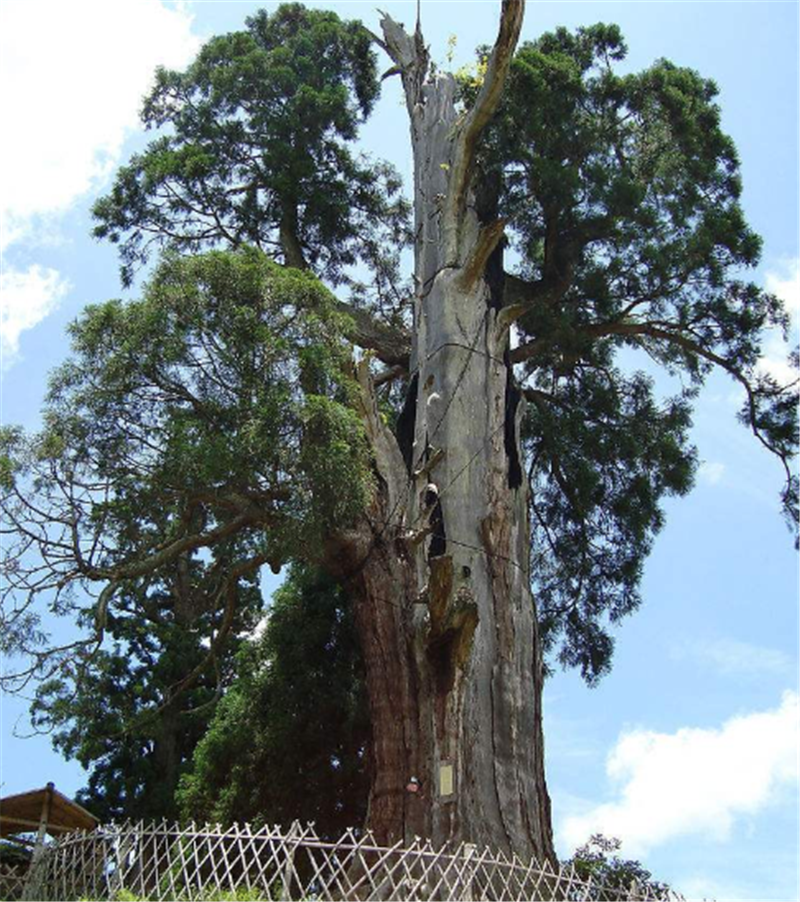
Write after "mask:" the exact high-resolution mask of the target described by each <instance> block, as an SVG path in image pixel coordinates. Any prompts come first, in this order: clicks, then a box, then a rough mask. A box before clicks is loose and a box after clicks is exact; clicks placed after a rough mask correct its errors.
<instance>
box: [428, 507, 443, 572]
mask: <svg viewBox="0 0 800 902" xmlns="http://www.w3.org/2000/svg"><path fill="white" fill-rule="evenodd" d="M428 525H429V526H430V527H431V544H430V546H429V547H428V560H429V561H430V560H431V559H432V558H436V557H442V556H443V555H445V554H447V533H446V531H445V528H444V511H443V510H442V502H441V501H440V500H439V498H438V497H437V498H436V501H435V502H434V504H433V509H432V510H431V515H430V517H429V518H428Z"/></svg>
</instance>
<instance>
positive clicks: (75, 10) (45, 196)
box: [0, 0, 800, 900]
mask: <svg viewBox="0 0 800 902" xmlns="http://www.w3.org/2000/svg"><path fill="white" fill-rule="evenodd" d="M262 5H263V6H271V5H274V4H258V3H252V2H249V0H247V2H231V0H226V2H217V0H211V2H194V3H185V4H179V5H176V4H166V3H161V2H159V0H128V2H125V0H118V2H115V3H114V4H109V3H107V2H106V3H103V2H101V0H98V2H61V3H56V2H38V0H3V2H2V3H0V100H2V104H1V105H0V110H2V112H0V116H2V120H3V133H4V141H3V143H2V146H1V147H0V213H1V214H2V223H1V227H0V249H1V250H2V254H3V259H2V276H1V277H0V278H1V279H2V299H3V313H2V320H1V321H0V322H1V327H2V377H3V387H2V405H3V411H2V418H3V422H5V423H22V424H24V425H26V426H28V427H35V425H36V423H37V417H38V410H39V407H40V404H41V400H42V397H43V393H44V390H45V386H46V376H47V372H48V370H49V368H50V367H52V366H53V365H54V364H55V363H57V362H58V361H60V360H62V359H63V358H64V356H65V355H66V353H67V343H66V341H65V339H64V327H65V325H66V324H67V323H68V322H69V321H70V320H71V319H73V318H74V317H75V316H76V315H77V313H78V312H79V311H80V309H81V308H82V306H83V305H84V304H86V303H89V302H94V301H99V300H103V299H106V298H109V297H116V296H121V295H123V292H122V291H121V289H120V287H119V283H118V280H117V263H116V259H115V255H114V252H113V249H112V248H110V247H108V246H104V245H99V244H97V243H95V242H94V241H92V239H91V238H89V237H88V235H89V230H90V228H91V223H90V218H89V215H88V209H89V207H90V206H91V203H92V201H93V199H94V198H95V197H96V196H97V195H98V194H100V193H102V192H103V190H104V189H105V188H107V186H108V183H109V178H110V175H111V174H112V173H113V171H114V168H115V166H117V165H118V164H120V163H121V162H123V161H124V160H125V159H126V158H127V157H128V156H129V155H130V153H131V152H132V151H133V150H134V149H136V148H137V147H139V146H141V144H142V142H143V140H144V138H143V136H142V134H141V133H140V132H139V131H137V115H136V114H137V109H138V106H139V101H140V98H141V96H142V95H143V94H144V92H145V91H146V89H147V84H148V79H149V78H150V74H151V72H152V69H153V67H154V66H155V65H156V64H158V63H164V64H167V65H171V66H181V65H183V64H185V63H186V62H188V61H189V59H190V58H191V56H192V54H193V53H194V52H195V51H196V49H197V48H198V47H199V43H200V42H201V41H202V40H203V39H205V38H207V37H209V36H210V35H212V34H214V33H216V32H219V31H227V30H232V29H235V28H237V27H239V26H240V25H241V24H242V23H243V21H244V18H245V16H246V15H247V14H248V13H250V12H251V11H253V10H255V9H257V8H258V7H259V6H262ZM310 5H326V6H328V7H332V8H335V9H337V10H338V11H339V12H340V13H341V14H342V15H344V16H353V17H355V16H358V17H361V18H363V19H364V20H365V21H366V22H367V24H368V25H369V26H370V27H371V28H373V30H377V21H378V13H377V12H376V11H375V9H374V5H373V2H364V3H360V2H332V3H327V4H310ZM380 5H381V6H382V8H384V9H386V10H387V11H389V12H390V13H391V14H392V15H393V16H394V17H395V18H397V19H400V20H401V21H405V22H406V24H412V22H413V18H414V5H413V4H412V3H409V2H406V0H397V2H390V0H383V3H381V4H380ZM422 9H423V26H424V31H425V34H426V38H427V40H428V41H429V43H430V44H431V48H432V52H433V56H434V58H435V59H438V60H439V61H440V63H444V61H445V57H446V54H447V40H448V37H449V36H450V35H451V34H455V35H456V36H457V39H458V40H457V44H456V48H455V59H454V62H453V64H454V65H455V66H458V65H460V64H461V63H464V62H468V61H470V58H471V52H472V48H474V47H475V46H476V45H477V44H480V43H486V42H487V41H490V40H491V39H492V37H493V35H494V33H495V30H496V22H497V3H495V2H493V0H491V2H490V0H486V2H464V0H459V2H432V0H423V4H422ZM596 21H606V22H616V23H618V24H619V25H620V26H621V27H622V30H623V33H624V34H625V36H626V38H627V41H628V45H629V48H630V53H629V58H628V61H627V62H626V64H625V65H626V67H628V68H631V69H638V68H641V67H644V66H647V65H649V64H650V63H651V62H653V61H654V60H655V59H657V58H659V57H662V56H664V57H667V58H670V59H672V60H673V61H675V62H676V63H679V64H682V65H688V66H691V67H693V68H696V69H698V70H700V71H701V72H702V73H703V74H704V75H707V76H709V77H712V78H714V79H715V80H716V81H717V83H718V85H719V87H720V90H721V96H720V104H721V107H722V110H723V124H724V126H725V128H726V130H727V131H728V132H729V133H730V134H731V135H732V136H733V137H734V139H735V141H736V143H737V146H738V148H739V151H740V156H741V160H742V168H743V174H744V184H745V192H744V204H745V209H746V212H747V215H748V218H749V221H750V223H751V225H752V226H753V227H754V228H755V229H756V230H757V231H758V232H760V234H761V235H762V236H763V238H764V254H763V261H762V265H761V267H760V268H759V270H758V272H757V273H756V274H755V277H756V278H757V279H758V280H759V281H760V282H761V283H762V284H764V285H766V286H767V287H769V288H770V289H771V290H774V291H776V292H778V293H780V294H782V295H783V296H784V297H785V298H786V299H787V301H788V302H789V303H790V304H791V305H792V309H793V310H794V323H795V333H794V340H795V341H796V340H797V331H796V330H797V321H798V307H799V306H800V300H799V295H800V288H799V287H798V173H799V171H800V170H799V168H798V58H799V54H798V4H797V3H796V2H770V0H761V2H758V3H750V2H727V0H717V2H713V0H712V2H696V0H691V2H680V0H670V2H645V0H642V2H617V3H611V2H609V3H607V2H603V0H596V2H569V0H558V2H530V3H529V6H528V11H527V15H526V22H525V26H524V37H528V38H532V37H535V36H536V35H537V34H538V33H539V32H541V31H542V30H545V29H548V28H551V27H553V26H555V25H557V24H564V25H567V26H576V25H580V24H591V23H593V22H596ZM387 67H388V64H387ZM398 88H399V86H398V85H397V80H396V79H394V80H391V81H389V82H387V84H386V87H385V90H384V98H383V101H382V103H381V105H380V109H379V110H378V112H377V113H376V115H375V117H374V119H373V120H372V122H371V123H369V124H368V126H367V127H366V129H365V130H364V136H363V143H364V146H365V148H368V149H369V150H370V151H371V152H373V153H374V154H375V155H377V156H379V157H384V158H387V159H390V160H392V161H393V162H394V163H395V165H396V166H397V167H398V168H399V169H400V171H401V172H402V173H403V174H404V176H405V177H406V181H408V176H409V175H410V169H409V167H410V155H409V151H408V142H407V140H406V134H407V125H406V121H405V111H404V109H403V108H402V107H401V105H400V96H399V92H398ZM780 350H781V349H780V347H779V346H778V342H777V338H774V337H773V338H771V339H770V341H769V342H768V346H767V355H766V359H765V361H764V365H765V366H767V367H772V368H773V369H775V368H778V367H779V366H780V363H779V356H780ZM738 405H739V396H738V393H737V391H736V389H735V386H734V385H733V384H732V383H731V382H730V381H729V380H726V379H724V378H721V377H719V378H715V379H712V380H711V381H710V383H709V385H708V387H707V389H706V391H705V392H704V393H703V395H702V397H701V399H700V401H699V404H698V409H697V415H696V418H695V420H696V427H695V432H694V436H695V441H696V443H697V444H698V447H699V450H700V456H701V459H702V461H703V465H702V467H701V470H700V474H699V478H698V483H697V487H696V489H695V490H694V492H693V494H692V495H691V496H690V497H689V498H688V499H682V500H680V501H677V502H675V503H671V504H669V505H668V516H667V526H666V527H665V529H664V530H663V532H662V533H661V535H660V536H659V538H658V540H657V542H656V545H655V549H654V551H653V554H652V556H651V558H650V560H649V561H648V564H647V567H646V571H645V576H644V584H643V596H644V604H643V607H642V609H641V610H640V611H639V612H638V613H637V614H635V615H634V616H633V617H631V618H630V619H629V620H628V621H627V622H625V623H624V624H623V625H622V627H621V629H620V631H619V634H618V642H617V653H616V665H615V668H614V670H613V672H612V673H611V674H610V675H609V676H608V677H607V678H606V679H605V680H604V681H603V682H602V683H601V685H600V686H599V687H597V688H596V689H592V690H590V689H587V688H586V687H585V686H584V685H583V684H582V683H581V681H580V680H579V678H578V677H577V675H575V674H560V675H558V676H556V677H555V678H554V679H553V680H551V682H550V683H549V685H548V687H547V690H546V698H545V705H546V707H545V731H546V746H547V772H548V780H549V786H550V790H551V794H552V797H553V810H554V822H555V828H556V836H557V842H558V845H559V851H560V852H561V853H562V854H568V853H569V852H570V851H571V850H572V849H573V848H574V847H575V845H576V844H577V843H579V842H581V841H583V840H584V839H585V838H586V836H587V835H588V833H590V832H594V831H598V830H599V831H602V832H605V833H606V834H608V835H615V836H618V837H620V838H621V839H622V840H623V852H624V853H626V854H628V855H630V856H632V857H640V858H641V859H642V860H643V861H644V862H645V863H646V864H647V865H648V867H650V868H651V870H652V871H653V872H654V873H655V875H656V876H657V877H658V878H660V879H663V880H667V881H669V882H670V883H672V884H673V885H674V886H676V887H678V888H679V889H681V890H682V891H683V892H684V893H685V894H686V895H687V896H689V897H692V898H703V897H704V896H706V897H709V898H711V897H715V898H717V899H719V900H722V899H773V900H788V899H796V898H798V854H797V849H798V764H797V754H798V752H797V749H798V698H797V689H798V569H797V556H796V553H795V552H794V550H793V548H792V542H791V539H790V536H789V534H788V532H787V531H786V529H785V527H784V525H783V523H782V521H781V518H780V515H779V511H778V502H777V493H778V489H779V487H780V479H781V473H780V469H779V467H778V465H777V463H776V462H775V461H773V460H771V459H770V458H769V457H768V456H767V455H766V453H765V452H763V450H762V449H760V448H759V447H758V446H757V444H756V442H755V441H754V440H753V439H752V437H751V436H749V435H748V434H747V432H746V431H745V430H744V429H743V428H742V427H741V426H740V425H739V424H738V423H737V422H736V420H735V413H736V410H737V408H738ZM24 710H25V704H24V703H23V702H21V701H19V700H15V699H8V698H6V699H4V700H3V703H2V746H1V747H0V750H1V753H2V757H1V758H0V783H2V789H1V790H0V793H2V794H3V795H5V794H7V793H11V792H17V791H22V790H24V789H28V788H31V787H32V786H35V785H41V784H44V783H45V782H46V781H47V780H55V781H56V784H57V785H58V787H59V789H61V790H62V791H63V792H66V793H71V792H74V791H75V790H76V789H78V788H79V786H80V785H81V784H82V782H83V779H84V775H83V773H82V771H81V769H80V767H79V766H77V765H75V764H73V763H66V762H63V761H62V760H61V759H60V758H59V757H58V756H57V755H56V753H55V752H53V751H52V750H51V748H50V743H49V740H48V738H47V737H37V738H33V739H25V740H23V739H19V738H16V737H15V735H14V733H15V732H25V724H24V721H23V720H20V719H19V718H20V715H21V714H23V713H24Z"/></svg>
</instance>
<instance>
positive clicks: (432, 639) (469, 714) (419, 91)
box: [331, 0, 554, 859]
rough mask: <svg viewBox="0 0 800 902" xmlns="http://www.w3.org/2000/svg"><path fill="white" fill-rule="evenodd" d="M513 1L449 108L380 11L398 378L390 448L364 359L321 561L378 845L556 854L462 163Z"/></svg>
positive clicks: (483, 185)
mask: <svg viewBox="0 0 800 902" xmlns="http://www.w3.org/2000/svg"><path fill="white" fill-rule="evenodd" d="M522 6H523V4H522V2H521V0H506V2H504V3H503V13H502V19H501V26H500V33H499V35H498V39H497V42H496V44H495V49H494V52H493V55H492V57H491V59H490V61H489V65H488V68H487V74H486V79H485V82H484V85H483V87H482V89H481V91H480V92H479V96H478V99H477V102H476V104H475V106H474V107H473V108H472V110H471V111H470V112H469V114H467V115H466V116H464V117H462V118H461V119H459V118H458V117H457V115H456V110H455V105H454V92H455V83H454V80H453V78H452V76H450V75H437V76H434V77H430V76H429V71H428V56H427V50H426V48H425V46H424V44H423V41H422V36H421V34H420V31H419V27H418V28H417V31H416V33H415V34H414V35H408V34H407V33H406V32H405V31H404V30H403V29H402V27H401V26H399V25H397V24H396V23H395V22H393V21H392V20H391V19H389V18H388V17H385V18H384V20H383V21H382V23H381V24H382V28H383V33H384V42H382V43H383V46H384V48H385V49H386V50H387V52H388V53H389V54H390V55H391V57H392V59H393V61H394V63H395V65H396V66H397V69H398V71H400V73H401V75H402V78H403V84H404V88H405V93H406V99H407V106H408V111H409V116H410V120H411V138H412V143H413V150H414V161H415V183H414V203H415V215H416V223H415V225H416V245H415V283H416V292H415V307H414V324H413V345H412V349H411V357H410V368H411V376H412V379H411V388H410V391H409V398H408V401H407V405H406V410H405V411H404V413H403V415H402V416H401V418H400V421H401V422H400V426H399V429H398V432H399V435H398V440H395V439H394V437H393V436H392V435H391V434H390V433H389V432H388V430H387V429H386V428H385V427H384V426H383V425H382V423H381V421H380V417H379V416H378V414H377V410H376V409H375V406H374V397H373V396H372V395H371V386H370V384H369V379H368V376H367V371H366V367H365V366H364V367H362V370H361V380H362V387H363V392H364V398H365V408H364V419H365V422H366V423H367V429H368V432H369V435H370V439H371V441H372V443H373V448H374V452H375V462H376V471H377V476H376V482H377V485H378V490H377V492H376V498H375V501H374V505H373V509H372V510H371V511H369V513H368V516H367V517H366V518H365V521H364V523H363V524H362V527H361V528H360V529H358V530H355V531H354V532H353V533H352V534H351V535H350V536H348V537H339V541H338V544H337V547H336V548H335V549H334V548H332V549H331V551H332V555H331V557H332V559H335V560H338V561H339V566H342V568H343V569H344V570H347V571H348V573H349V583H350V586H351V592H352V595H353V598H354V601H355V604H356V617H357V624H358V628H359V631H360V636H361V640H362V644H363V649H364V656H365V664H366V673H367V684H368V689H369V694H370V706H371V716H372V729H373V737H374V738H373V746H374V748H373V768H374V781H373V786H372V790H371V795H370V803H369V817H368V826H369V827H370V828H372V829H373V830H375V832H376V833H377V834H378V836H379V838H381V839H383V840H384V841H394V840H397V839H400V838H403V837H405V838H407V839H410V838H411V837H412V836H413V835H423V836H428V837H431V838H432V839H433V840H434V841H435V842H445V841H450V842H452V841H471V842H478V843H487V844H491V845H492V846H495V847H501V848H504V849H506V850H508V851H513V852H516V853H517V854H520V855H523V856H531V855H535V856H537V857H539V858H545V857H546V858H550V859H553V858H554V853H553V845H552V834H551V826H550V805H549V799H548V794H547V789H546V785H545V778H544V768H543V741H542V727H541V690H542V661H541V647H540V643H539V639H538V634H537V625H536V617H535V610H534V604H533V600H532V598H531V592H530V579H529V573H528V566H529V564H528V558H529V555H528V549H529V526H528V488H527V485H526V483H525V481H524V479H523V478H522V472H521V467H520V448H519V439H518V423H519V413H520V411H519V404H518V401H519V397H520V395H519V392H518V390H517V389H516V387H515V384H514V380H513V372H512V370H511V367H512V364H511V363H510V360H509V329H508V325H507V323H503V322H502V321H500V320H499V315H500V310H501V307H502V292H503V285H502V249H501V245H502V237H503V223H502V222H501V221H500V220H498V219H497V218H496V215H495V214H496V203H495V201H496V194H495V195H494V197H493V195H492V190H491V184H490V183H489V182H488V181H487V180H481V182H480V185H479V180H478V179H477V178H476V172H475V150H476V145H477V141H478V139H479V136H480V132H481V129H482V128H483V127H484V126H485V124H486V122H487V121H488V120H489V118H490V117H491V115H492V112H493V110H494V109H495V107H496V104H497V101H498V98H499V94H500V91H501V89H502V83H503V79H504V77H505V73H506V71H507V68H508V65H509V62H510V58H511V55H512V53H513V50H514V47H515V44H516V40H517V36H518V33H519V27H520V23H521V17H522ZM479 188H480V190H479ZM413 777H415V778H417V780H418V781H419V789H418V791H417V792H414V791H410V788H409V784H410V781H411V779H412V778H413ZM412 785H413V784H412Z"/></svg>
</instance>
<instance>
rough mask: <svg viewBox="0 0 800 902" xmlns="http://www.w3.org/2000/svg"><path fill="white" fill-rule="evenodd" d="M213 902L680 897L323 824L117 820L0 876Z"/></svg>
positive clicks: (48, 895)
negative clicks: (329, 834) (383, 840)
mask: <svg viewBox="0 0 800 902" xmlns="http://www.w3.org/2000/svg"><path fill="white" fill-rule="evenodd" d="M126 895H127V896H129V897H130V896H136V897H137V898H138V899H142V900H154V902H155V900H158V902H161V900H168V899H170V900H176V902H206V900H210V899H221V898H230V899H234V898H239V899H243V898H246V899H247V900H248V902H255V900H269V902H278V900H294V899H298V900H306V902H310V900H315V902H368V900H401V902H405V900H425V902H428V900H430V902H434V900H436V902H456V900H458V902H478V900H504V902H523V900H525V902H533V900H555V899H558V900H567V902H571V900H574V902H578V900H584V902H594V900H597V902H602V900H609V902H611V900H620V899H626V900H634V899H635V900H637V902H657V900H659V902H678V900H681V899H682V897H681V896H680V895H678V894H677V893H675V892H673V891H671V890H666V891H662V892H658V893H650V894H649V895H648V890H647V888H640V887H638V886H636V885H635V884H633V885H631V886H630V887H619V886H610V885H609V886H604V885H603V884H602V883H601V882H598V881H597V880H596V879H592V878H591V877H586V878H584V877H582V876H581V874H580V873H579V871H578V870H577V869H576V868H575V867H573V866H570V867H568V868H561V869H558V868H554V867H553V866H552V865H551V864H550V862H548V861H543V862H541V863H539V862H536V861H521V860H520V859H519V858H518V857H517V856H515V855H512V856H511V857H508V855H506V854H504V853H503V852H502V851H495V850H492V849H490V848H478V847H477V846H475V845H473V844H471V843H461V844H460V845H458V846H456V847H453V846H449V847H448V846H442V847H439V848H436V847H434V846H433V845H432V844H431V843H430V842H429V841H422V840H421V839H419V838H417V839H415V840H414V842H412V843H411V844H408V845H405V844H403V843H402V841H401V842H398V843H396V844H395V845H393V846H382V845H380V844H379V843H378V842H376V840H375V837H374V836H373V835H372V834H370V833H364V832H362V831H357V830H352V829H351V830H348V831H346V832H345V833H344V834H343V835H342V836H341V837H340V838H339V839H337V840H329V839H326V838H324V837H320V836H319V835H318V834H317V832H316V831H315V829H314V826H313V824H306V825H303V824H300V823H299V822H295V823H294V824H292V825H291V826H290V827H289V828H288V829H282V828H280V827H277V826H268V825H263V826H261V827H259V828H258V829H254V828H253V827H251V826H250V824H244V825H238V824H234V825H233V826H231V827H228V828H223V827H221V826H220V825H209V824H205V825H204V826H198V825H197V824H194V823H191V824H189V825H187V826H182V827H181V826H178V825H175V824H168V823H167V822H166V821H162V822H161V823H159V824H145V823H144V822H139V823H124V824H110V825H108V826H106V827H102V828H100V829H98V830H95V831H94V832H92V833H74V834H70V835H67V836H65V837H63V838H61V839H59V840H57V841H56V842H53V843H51V844H50V845H48V846H46V847H45V848H44V849H42V850H41V852H40V854H38V855H37V857H36V860H35V861H34V862H33V863H32V864H31V866H30V867H29V868H28V869H27V870H26V871H25V872H23V873H21V874H20V873H17V872H16V871H14V870H13V869H8V868H7V869H6V870H5V872H2V871H0V898H3V899H8V900H13V899H39V900H42V902H46V900H65V902H66V900H79V899H97V900H113V899H119V898H125V896H126Z"/></svg>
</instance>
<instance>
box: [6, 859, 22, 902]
mask: <svg viewBox="0 0 800 902" xmlns="http://www.w3.org/2000/svg"><path fill="white" fill-rule="evenodd" d="M27 876H28V864H27V862H26V863H25V864H12V863H10V862H7V861H0V899H2V900H3V902H15V900H16V899H21V898H22V892H23V889H24V887H25V880H26V878H27Z"/></svg>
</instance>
